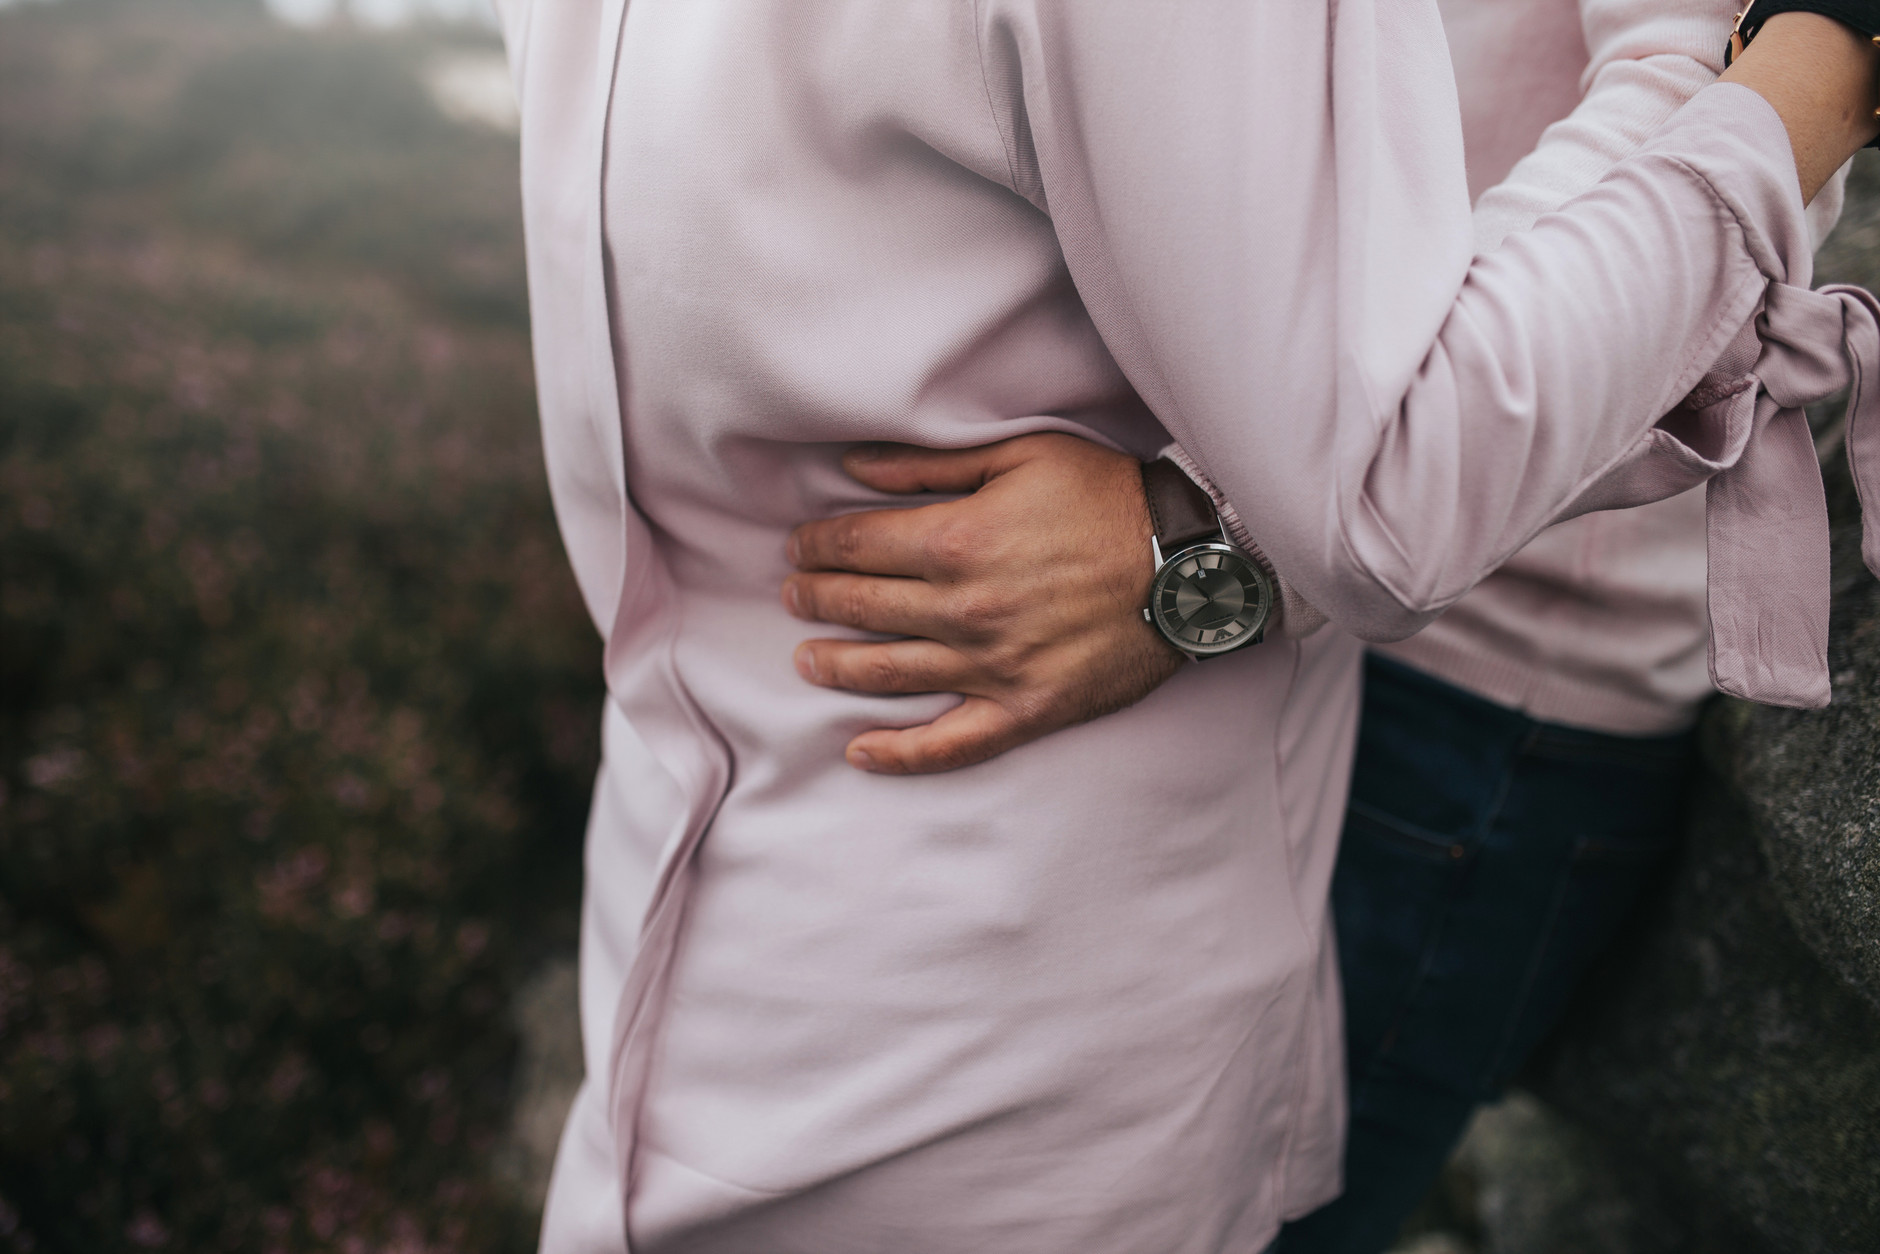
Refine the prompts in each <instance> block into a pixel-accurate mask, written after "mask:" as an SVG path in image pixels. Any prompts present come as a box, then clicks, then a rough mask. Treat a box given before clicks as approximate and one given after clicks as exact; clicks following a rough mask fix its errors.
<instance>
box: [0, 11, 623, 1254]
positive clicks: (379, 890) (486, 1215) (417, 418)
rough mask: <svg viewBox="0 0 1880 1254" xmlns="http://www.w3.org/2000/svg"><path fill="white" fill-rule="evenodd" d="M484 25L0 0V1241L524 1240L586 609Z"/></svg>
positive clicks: (576, 761)
mask: <svg viewBox="0 0 1880 1254" xmlns="http://www.w3.org/2000/svg"><path fill="white" fill-rule="evenodd" d="M488 40H489V37H488V36H487V35H482V34H478V33H476V32H467V31H455V30H436V29H434V30H420V31H416V32H407V33H402V34H397V35H387V34H383V33H375V34H371V35H368V34H364V33H360V32H349V31H346V30H335V31H326V32H316V33H308V32H301V31H290V30H287V29H285V28H283V27H281V26H279V25H277V24H275V23H274V22H272V21H271V20H270V19H268V18H267V17H265V16H264V15H263V14H262V13H261V11H260V10H259V8H258V7H257V6H256V5H253V4H242V3H234V2H232V0H221V2H217V0H193V2H192V0H118V2H110V0H63V2H62V3H60V4H56V5H46V6H40V5H26V6H22V7H16V8H12V9H8V10H5V11H0V188H3V189H4V191H3V192H0V1249H5V1250H16V1251H61V1252H65V1251H69V1252H72V1254H108V1252H111V1251H118V1250H127V1251H128V1250H150V1249H170V1250H181V1251H192V1252H193V1251H212V1250H230V1251H235V1250H239V1251H245V1252H246V1251H283V1252H285V1251H300V1250H343V1251H348V1252H352V1251H359V1252H362V1254H363V1252H364V1251H370V1250H386V1251H393V1250H396V1251H400V1252H401V1254H417V1252H419V1251H426V1250H440V1251H441V1250H451V1251H479V1250H492V1251H494V1250H522V1249H529V1248H533V1240H534V1232H533V1228H534V1222H535V1217H534V1215H533V1214H532V1213H531V1212H530V1206H529V1205H528V1203H527V1202H526V1201H525V1200H523V1199H521V1198H519V1197H518V1196H517V1195H516V1194H515V1191H514V1190H513V1189H512V1188H511V1187H509V1186H507V1185H506V1184H504V1183H503V1182H502V1180H501V1179H500V1177H499V1175H498V1173H497V1172H496V1171H495V1170H494V1168H493V1167H492V1165H491V1163H492V1157H493V1152H494V1149H495V1147H496V1145H497V1142H498V1141H499V1139H500V1138H501V1136H502V1133H503V1130H504V1126H505V1121H506V1120H507V1118H508V1100H509V1088H510V1083H511V1072H512V1069H513V1057H514V1053H515V1040H514V1034H513V1030H512V1028H511V1025H510V1021H509V1003H510V1000H511V997H512V995H513V993H514V991H515V989H516V988H517V987H518V985H519V984H520V983H521V981H522V980H523V978H524V977H525V976H526V975H527V974H528V972H529V971H530V970H531V969H532V968H533V967H534V966H535V965H536V964H537V963H538V962H540V961H541V960H542V958H543V957H544V955H547V954H549V953H555V952H561V951H564V950H566V949H567V948H569V947H571V946H572V943H573V930H574V914H575V908H576V904H577V898H578V891H579V889H578V883H579V869H580V866H579V864H580V831H581V824H582V820H583V816H584V813H585V807H586V801H587V789H588V787H589V783H590V781H591V778H592V771H593V767H594V763H595V761H596V758H597V753H598V749H597V724H598V710H599V693H598V688H597V684H598V673H599V667H598V653H599V646H598V642H597V641H596V640H595V639H594V635H593V631H592V629H591V627H590V626H589V625H588V624H587V621H586V618H585V616H584V614H583V613H582V611H581V608H580V605H579V602H578V599H577V598H576V596H575V593H574V590H573V587H572V583H571V580H570V578H569V576H568V575H567V568H566V563H565V561H564V559H563V557H562V554H561V551H560V546H559V543H558V541H557V539H556V536H555V534H554V530H553V522H552V519H551V517H550V514H549V510H548V502H547V498H546V491H545V489H544V487H543V479H542V472H541V464H540V460H541V459H540V450H539V445H538V435H537V432H536V429H535V425H534V412H533V399H532V385H531V379H530V372H529V359H528V345H527V326H526V305H525V301H524V294H523V279H522V261H521V240H520V226H519V211H518V205H517V193H516V168H515V167H516V153H515V146H514V140H513V139H512V138H510V137H506V136H503V135H500V134H497V133H496V132H493V131H487V130H478V129H473V128H471V127H468V126H465V125H462V124H459V123H457V122H454V121H451V120H448V119H446V118H445V117H443V116H442V115H440V114H439V112H438V111H437V110H436V109H435V108H434V107H433V105H432V104H431V102H430V99H429V97H428V95H427V93H426V91H425V88H424V86H423V81H422V72H423V70H424V68H425V66H426V65H427V64H428V59H429V58H432V57H435V56H436V55H439V53H440V51H441V50H444V49H446V48H447V47H448V46H450V45H453V44H459V43H462V44H474V45H475V46H477V47H481V48H488V47H489V46H490V45H489V43H488Z"/></svg>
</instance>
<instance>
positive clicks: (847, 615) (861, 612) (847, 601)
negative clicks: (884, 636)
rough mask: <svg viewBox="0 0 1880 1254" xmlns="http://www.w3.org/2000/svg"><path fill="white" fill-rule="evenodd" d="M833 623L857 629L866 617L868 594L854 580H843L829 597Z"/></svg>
mask: <svg viewBox="0 0 1880 1254" xmlns="http://www.w3.org/2000/svg"><path fill="white" fill-rule="evenodd" d="M830 602H831V606H830V608H831V611H832V613H833V615H834V621H836V622H839V623H842V624H844V625H846V626H850V627H859V626H861V625H862V624H863V622H864V621H865V620H866V619H867V617H868V594H867V591H866V590H865V589H864V588H863V586H862V585H861V584H859V583H857V582H855V581H854V580H844V581H843V582H842V583H841V584H840V585H839V586H838V588H837V589H836V590H835V592H834V595H832V596H831V597H830Z"/></svg>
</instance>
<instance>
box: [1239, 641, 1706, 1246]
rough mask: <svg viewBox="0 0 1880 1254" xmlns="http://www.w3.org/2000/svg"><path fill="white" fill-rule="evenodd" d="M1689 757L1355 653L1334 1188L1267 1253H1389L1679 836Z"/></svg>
mask: <svg viewBox="0 0 1880 1254" xmlns="http://www.w3.org/2000/svg"><path fill="white" fill-rule="evenodd" d="M1694 759H1695V755H1694V746H1693V737H1692V736H1691V734H1689V733H1684V734H1680V735H1675V736H1656V737H1630V736H1609V735H1603V734H1600V733H1598V732H1590V731H1581V730H1578V729H1574V728H1569V727H1562V726H1558V725H1555V724H1549V723H1541V722H1537V721H1535V720H1533V719H1531V718H1528V717H1526V716H1524V715H1522V714H1520V713H1517V712H1516V711H1514V710H1511V709H1508V708H1507V707H1505V706H1501V705H1497V704H1495V703H1494V702H1491V701H1486V700H1483V699H1482V698H1480V697H1477V696H1474V695H1473V694H1470V693H1467V692H1464V691H1462V690H1461V689H1459V688H1456V687H1453V686H1452V685H1450V684H1446V683H1444V682H1442V681H1441V680H1439V679H1436V678H1434V677H1432V676H1430V675H1426V674H1424V673H1422V672H1420V671H1416V670H1413V669H1411V668H1410V667H1407V666H1403V665H1401V664H1399V663H1396V662H1392V661H1389V660H1387V659H1384V658H1380V657H1371V658H1369V659H1367V661H1366V664H1365V690H1364V716H1363V720H1362V721H1361V723H1360V724H1359V733H1358V756H1357V763H1356V767H1355V773H1354V775H1353V779H1352V789H1351V809H1350V811H1349V812H1348V814H1347V816H1346V820H1345V830H1344V836H1343V840H1342V843H1341V845H1340V848H1339V854H1338V868H1337V871H1336V873H1335V875H1334V877H1333V881H1332V910H1333V916H1334V919H1335V923H1336V927H1337V930H1338V946H1339V967H1340V971H1341V972H1342V974H1343V977H1344V987H1345V1021H1346V1022H1345V1039H1346V1049H1347V1065H1348V1068H1349V1074H1350V1082H1351V1129H1350V1137H1349V1142H1348V1144H1347V1147H1346V1151H1345V1192H1344V1195H1343V1196H1341V1197H1340V1198H1338V1199H1337V1200H1336V1201H1334V1202H1332V1203H1330V1204H1329V1205H1327V1206H1325V1207H1323V1208H1321V1209H1320V1210H1318V1211H1315V1212H1314V1213H1312V1214H1311V1215H1308V1216H1306V1217H1305V1218H1303V1219H1301V1220H1298V1221H1296V1222H1294V1223H1291V1224H1288V1225H1287V1226H1286V1228H1285V1229H1284V1230H1283V1231H1282V1232H1281V1234H1280V1239H1279V1241H1278V1242H1277V1243H1276V1244H1275V1245H1274V1247H1273V1248H1274V1250H1275V1251H1278V1252H1279V1254H1379V1252H1380V1251H1383V1250H1386V1249H1388V1248H1389V1247H1390V1245H1391V1243H1392V1241H1393V1240H1394V1239H1395V1238H1396V1235H1397V1231H1398V1229H1399V1227H1400V1226H1401V1225H1402V1223H1403V1221H1404V1219H1405V1217H1406V1216H1408V1215H1409V1213H1410V1212H1411V1210H1413V1209H1414V1208H1415V1207H1416V1205H1417V1203H1418V1202H1419V1201H1421V1200H1422V1198H1423V1195H1424V1194H1425V1193H1426V1192H1427V1191H1428V1189H1429V1187H1430V1185H1431V1184H1432V1183H1433V1182H1434V1181H1435V1179H1436V1176H1437V1174H1438V1173H1439V1172H1440V1171H1441V1169H1442V1165H1443V1162H1444V1160H1445V1159H1446V1158H1447V1157H1448V1156H1449V1153H1450V1151H1451V1150H1452V1149H1454V1148H1455V1144H1456V1142H1457V1140H1458V1139H1459V1138H1460V1136H1461V1134H1462V1130H1463V1126H1464V1124H1466V1123H1467V1122H1468V1118H1469V1115H1470V1113H1471V1112H1472V1111H1473V1110H1474V1109H1475V1107H1476V1105H1477V1104H1478V1103H1481V1102H1484V1101H1487V1100H1490V1099H1492V1098H1493V1097H1495V1096H1496V1095H1497V1094H1498V1093H1499V1092H1500V1091H1501V1088H1502V1086H1503V1085H1504V1084H1506V1083H1507V1081H1508V1080H1509V1078H1510V1077H1511V1076H1513V1074H1514V1073H1515V1072H1516V1071H1518V1070H1519V1069H1520V1067H1521V1065H1522V1063H1523V1062H1524V1061H1525V1060H1526V1059H1527V1056H1528V1054H1529V1053H1530V1052H1531V1051H1532V1050H1533V1049H1534V1047H1535V1046H1536V1045H1537V1044H1539V1042H1540V1040H1541V1038H1542V1037H1544V1036H1545V1035H1546V1034H1547V1033H1548V1031H1549V1030H1550V1029H1551V1028H1552V1027H1553V1026H1554V1024H1555V1022H1556V1021H1557V1020H1558V1018H1559V1017H1560V1013H1561V1011H1562V1009H1563V1008H1564V1006H1565V1004H1566V1002H1567V999H1568V996H1569V994H1571V993H1572V991H1573V989H1574V986H1575V985H1576V984H1577V983H1578V982H1579V980H1580V977H1581V976H1582V975H1583V974H1585V972H1586V969H1587V967H1588V965H1589V964H1590V963H1591V962H1592V960H1593V959H1594V958H1595V957H1596V956H1597V955H1598V953H1599V951H1600V949H1601V948H1602V947H1603V946H1604V945H1605V944H1606V943H1607V941H1608V940H1609V939H1610V938H1611V936H1612V934H1613V932H1614V931H1615V930H1616V928H1617V927H1618V925H1619V923H1620V922H1621V921H1622V919H1623V917H1624V916H1625V914H1626V912H1627V910H1628V909H1629V908H1630V906H1631V905H1632V903H1633V901H1634V899H1635V898H1636V897H1637V895H1638V891H1639V889H1640V887H1641V886H1642V885H1643V884H1644V883H1645V881H1646V880H1647V879H1648V878H1649V876H1650V874H1651V872H1652V871H1653V869H1654V868H1655V867H1656V865H1657V864H1658V863H1659V862H1660V861H1661V860H1662V859H1663V857H1664V856H1665V854H1666V853H1667V852H1668V851H1669V850H1670V848H1671V847H1672V845H1673V843H1674V842H1675V840H1676V836H1677V830H1678V819H1679V816H1680V812H1681V809H1682V805H1683V800H1684V793H1685V790H1686V786H1687V783H1688V780H1689V777H1690V773H1691V769H1692V766H1693V765H1694Z"/></svg>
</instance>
